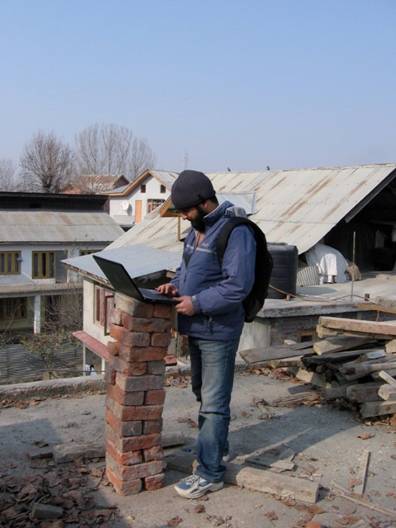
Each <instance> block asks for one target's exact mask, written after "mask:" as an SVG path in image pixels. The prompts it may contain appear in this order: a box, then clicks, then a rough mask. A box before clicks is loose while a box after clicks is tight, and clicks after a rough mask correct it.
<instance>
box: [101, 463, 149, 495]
mask: <svg viewBox="0 0 396 528" xmlns="http://www.w3.org/2000/svg"><path fill="white" fill-rule="evenodd" d="M106 475H107V478H108V479H109V482H111V483H112V484H113V487H114V489H115V491H116V493H118V494H119V495H125V496H126V495H135V494H136V493H139V492H140V491H141V490H142V487H143V483H142V480H141V479H136V480H128V481H123V480H121V479H119V478H118V477H117V476H116V475H115V474H114V473H113V471H112V470H111V469H110V468H106Z"/></svg>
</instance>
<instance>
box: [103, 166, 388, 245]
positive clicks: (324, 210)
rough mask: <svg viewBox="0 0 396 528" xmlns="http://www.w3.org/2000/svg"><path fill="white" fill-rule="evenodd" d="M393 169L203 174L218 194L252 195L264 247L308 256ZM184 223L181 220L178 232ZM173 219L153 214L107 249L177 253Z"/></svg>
mask: <svg viewBox="0 0 396 528" xmlns="http://www.w3.org/2000/svg"><path fill="white" fill-rule="evenodd" d="M395 169H396V164H391V163H389V164H378V165H362V166H354V167H335V168H317V169H291V170H280V171H263V172H217V173H212V174H208V176H209V178H210V179H211V180H212V182H213V185H214V187H215V189H216V191H217V192H218V193H246V192H250V193H251V192H255V193H256V195H255V198H256V200H255V211H256V212H255V214H253V215H252V216H251V217H250V218H251V219H252V220H253V221H254V222H256V223H257V224H258V225H259V226H260V227H261V229H262V230H263V231H264V233H265V234H266V236H267V240H268V241H269V242H286V243H288V244H293V245H296V246H297V248H298V250H299V253H304V252H305V251H308V249H310V248H311V247H312V246H314V245H315V244H316V243H317V242H318V241H319V240H320V239H321V238H323V237H324V236H325V235H326V234H327V233H328V232H329V231H330V230H331V229H332V228H333V227H334V226H335V225H336V224H337V223H338V222H340V220H342V219H343V218H344V217H345V216H346V215H347V214H348V213H349V212H350V211H351V210H352V209H353V208H354V207H355V206H357V205H358V204H359V203H360V202H361V201H362V200H364V199H365V198H366V197H367V196H368V195H369V194H370V193H371V192H373V191H374V190H375V189H376V188H377V187H378V186H379V185H380V184H381V183H382V182H383V181H384V180H385V179H386V178H387V177H388V176H389V175H390V174H391V173H392V172H393V171H395ZM189 226H190V224H189V222H183V221H182V232H183V230H186V229H188V228H189ZM176 233H177V219H176V218H161V217H160V216H159V212H158V211H156V212H154V213H153V214H152V215H150V218H147V217H146V218H145V219H144V220H143V222H142V223H141V224H139V225H136V226H134V227H133V228H132V229H130V230H129V231H128V232H126V233H125V234H124V235H123V236H121V237H120V238H119V239H118V240H116V241H115V242H114V243H113V244H111V245H110V246H109V247H111V248H113V247H121V246H124V245H131V244H138V243H143V244H145V243H147V244H149V245H150V246H152V247H157V248H163V249H170V250H174V251H178V252H180V251H181V247H180V246H181V244H180V242H178V241H177V235H176Z"/></svg>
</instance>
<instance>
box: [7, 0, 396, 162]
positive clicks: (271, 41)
mask: <svg viewBox="0 0 396 528" xmlns="http://www.w3.org/2000/svg"><path fill="white" fill-rule="evenodd" d="M0 21H1V24H0V28H1V29H0V50H1V52H0V66H1V83H0V158H4V157H10V158H14V159H17V158H18V156H19V154H20V152H21V149H22V147H23V145H24V144H25V143H26V142H27V141H28V140H29V139H30V137H31V136H32V134H33V133H34V132H35V131H37V130H39V129H41V130H48V131H49V130H53V131H54V132H55V133H56V134H57V135H59V136H60V137H62V138H63V139H64V140H66V141H69V142H72V140H73V138H74V135H75V133H76V132H78V131H79V130H81V129H82V128H83V127H85V126H87V125H90V124H92V123H95V122H106V123H107V122H109V123H117V124H121V125H126V126H128V127H130V128H132V129H133V130H134V132H135V133H136V134H137V135H139V136H143V137H145V138H146V139H147V140H148V141H149V143H150V145H151V146H152V148H153V149H154V151H155V153H156V155H157V159H158V163H157V165H158V168H168V169H182V168H183V163H184V153H185V152H186V151H187V152H188V156H189V166H190V167H191V168H197V169H202V170H206V171H214V170H224V169H225V168H226V167H231V168H232V169H233V170H244V169H245V170H258V169H263V168H265V166H266V165H270V166H271V167H274V168H287V167H307V166H318V165H344V164H355V163H366V162H385V161H396V34H395V27H396V0H327V1H326V0H272V1H269V0H268V1H266V0H261V1H259V0H199V1H197V0H194V1H193V0H184V1H183V0H158V1H155V0H151V1H150V0H146V1H143V0H141V1H134V0H123V1H121V0H111V1H110V0H108V1H103V0H95V1H93V0H34V1H32V0H25V1H21V0H1V1H0Z"/></svg>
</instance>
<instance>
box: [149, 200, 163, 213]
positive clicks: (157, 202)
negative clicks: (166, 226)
mask: <svg viewBox="0 0 396 528" xmlns="http://www.w3.org/2000/svg"><path fill="white" fill-rule="evenodd" d="M164 202H165V200H153V199H150V200H147V212H148V213H151V211H154V209H157V207H159V206H160V205H162V204H163V203H164Z"/></svg>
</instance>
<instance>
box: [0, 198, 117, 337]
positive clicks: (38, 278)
mask: <svg viewBox="0 0 396 528" xmlns="http://www.w3.org/2000/svg"><path fill="white" fill-rule="evenodd" d="M106 201H107V197H106V196H92V195H75V194H73V195H65V194H44V193H24V192H1V193H0V330H1V331H4V330H6V329H12V330H13V331H31V330H32V329H33V331H34V332H35V333H39V332H40V329H41V326H42V323H43V321H44V318H45V313H46V312H47V311H48V309H49V308H50V307H51V306H52V305H53V304H54V303H55V302H58V301H59V300H60V299H62V298H64V297H65V296H67V295H71V294H79V295H81V292H82V284H81V281H80V279H79V277H78V275H76V274H74V273H72V272H70V271H68V270H67V269H66V267H65V266H64V264H63V263H62V260H63V259H64V258H66V257H72V256H78V255H83V254H87V253H92V252H96V251H99V250H100V249H103V248H104V247H106V246H107V245H108V244H109V243H110V242H112V241H114V240H115V239H117V238H118V237H119V236H120V235H121V234H122V233H123V231H122V230H121V228H120V227H119V226H118V225H117V224H116V223H115V222H114V221H113V220H112V219H111V218H110V216H109V215H108V214H107V213H106V212H105V211H104V206H105V203H106Z"/></svg>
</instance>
